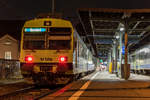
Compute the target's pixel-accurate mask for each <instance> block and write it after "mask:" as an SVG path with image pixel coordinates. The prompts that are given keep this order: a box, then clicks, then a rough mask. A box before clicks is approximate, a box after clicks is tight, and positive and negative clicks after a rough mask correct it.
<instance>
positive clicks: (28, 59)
mask: <svg viewBox="0 0 150 100" xmlns="http://www.w3.org/2000/svg"><path fill="white" fill-rule="evenodd" d="M25 61H26V62H29V63H31V62H32V61H33V57H32V56H26V57H25Z"/></svg>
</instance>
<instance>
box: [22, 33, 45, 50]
mask: <svg viewBox="0 0 150 100" xmlns="http://www.w3.org/2000/svg"><path fill="white" fill-rule="evenodd" d="M44 44H45V33H42V32H25V33H24V46H23V47H24V49H44Z"/></svg>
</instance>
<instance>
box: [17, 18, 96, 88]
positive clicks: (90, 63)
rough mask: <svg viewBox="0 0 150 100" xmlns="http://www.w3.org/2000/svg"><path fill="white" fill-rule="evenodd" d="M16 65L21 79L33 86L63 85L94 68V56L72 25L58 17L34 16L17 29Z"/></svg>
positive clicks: (92, 70) (90, 71)
mask: <svg viewBox="0 0 150 100" xmlns="http://www.w3.org/2000/svg"><path fill="white" fill-rule="evenodd" d="M20 66H21V73H22V75H23V77H24V79H25V80H26V81H27V82H29V83H33V84H37V85H57V84H67V83H68V82H70V81H73V80H74V79H77V78H80V77H82V76H84V75H87V74H89V73H92V72H94V71H95V69H96V66H97V58H96V57H94V56H93V54H92V52H91V51H90V50H89V49H88V48H87V46H86V44H85V43H84V42H83V40H82V39H81V37H80V36H79V34H78V32H77V31H76V29H75V28H74V27H73V24H72V23H71V21H69V20H65V19H62V18H35V19H31V20H28V21H26V22H25V24H24V26H23V28H22V32H21V46H20Z"/></svg>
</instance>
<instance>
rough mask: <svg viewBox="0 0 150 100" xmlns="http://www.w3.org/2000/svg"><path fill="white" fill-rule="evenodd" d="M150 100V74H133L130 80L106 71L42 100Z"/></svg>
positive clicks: (92, 75) (90, 76)
mask: <svg viewBox="0 0 150 100" xmlns="http://www.w3.org/2000/svg"><path fill="white" fill-rule="evenodd" d="M52 99H55V100H150V76H144V75H136V74H131V76H130V78H129V80H124V79H120V78H118V77H116V75H115V74H109V73H108V72H106V71H103V72H100V71H97V72H94V73H93V74H91V75H88V76H86V77H84V78H82V79H80V80H78V81H76V82H73V83H71V84H69V85H67V86H66V87H64V88H63V89H61V90H60V91H57V92H56V93H53V94H50V95H48V96H47V97H45V98H42V99H41V100H52Z"/></svg>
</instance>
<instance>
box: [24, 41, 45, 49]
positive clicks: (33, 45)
mask: <svg viewBox="0 0 150 100" xmlns="http://www.w3.org/2000/svg"><path fill="white" fill-rule="evenodd" d="M44 43H45V41H37V40H36V41H24V46H23V47H24V49H44Z"/></svg>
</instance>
